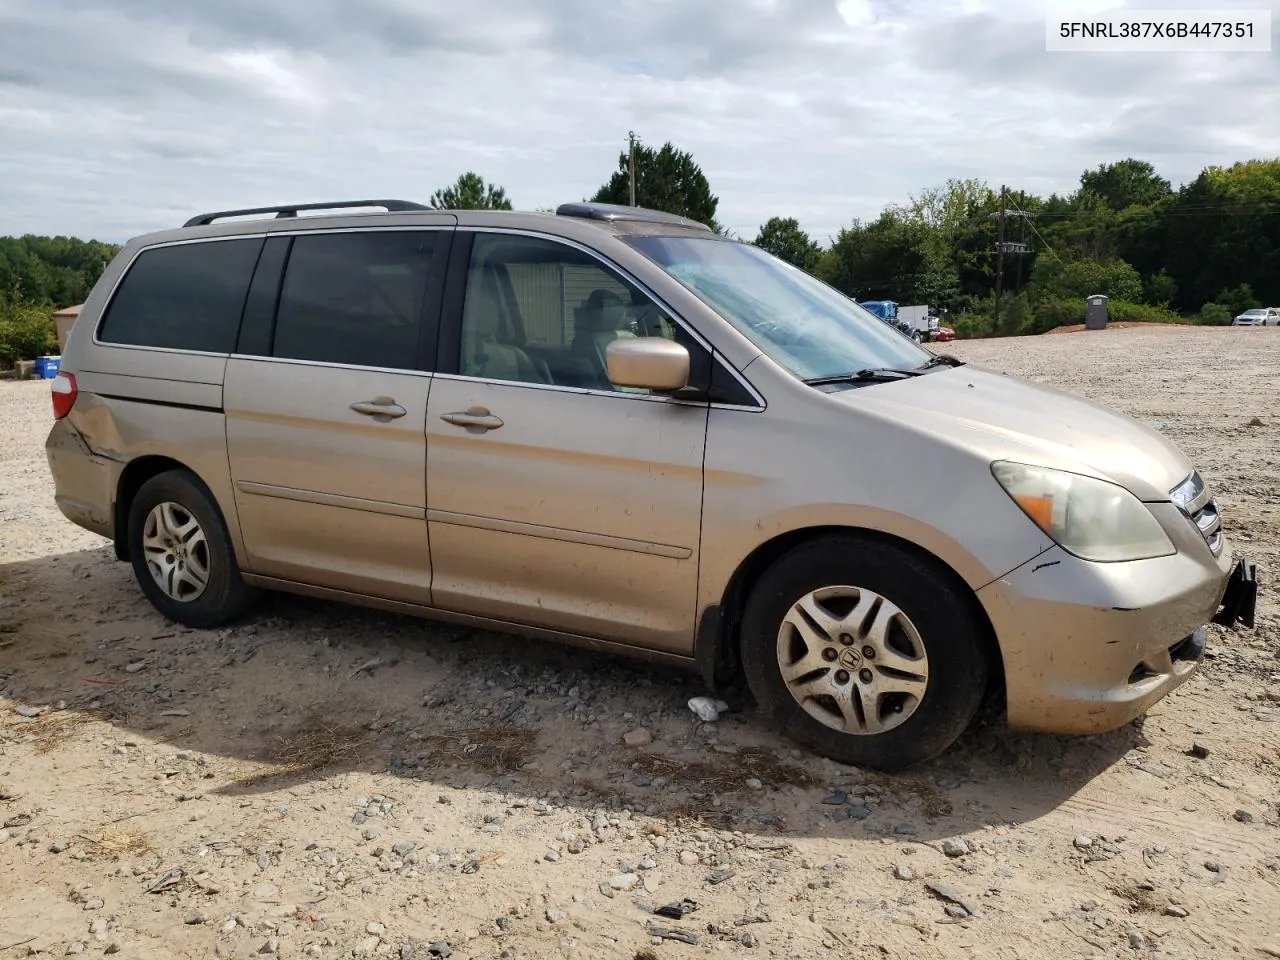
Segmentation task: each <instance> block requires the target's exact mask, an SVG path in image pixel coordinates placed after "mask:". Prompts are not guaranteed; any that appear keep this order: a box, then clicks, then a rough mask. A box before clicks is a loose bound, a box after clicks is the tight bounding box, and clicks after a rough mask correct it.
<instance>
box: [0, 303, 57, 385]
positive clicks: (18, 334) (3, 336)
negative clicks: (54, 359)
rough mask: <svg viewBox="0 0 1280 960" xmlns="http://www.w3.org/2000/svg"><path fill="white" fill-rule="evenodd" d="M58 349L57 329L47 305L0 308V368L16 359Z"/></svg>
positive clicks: (7, 367) (55, 351) (27, 358)
mask: <svg viewBox="0 0 1280 960" xmlns="http://www.w3.org/2000/svg"><path fill="white" fill-rule="evenodd" d="M57 352H58V332H57V329H56V328H55V327H54V325H53V311H52V309H50V308H48V307H18V306H9V307H4V308H0V369H6V370H7V369H9V368H10V367H12V366H13V365H14V363H15V362H16V361H18V360H34V359H35V358H36V357H43V356H48V355H50V354H56V353H57Z"/></svg>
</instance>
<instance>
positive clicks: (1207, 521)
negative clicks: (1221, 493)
mask: <svg viewBox="0 0 1280 960" xmlns="http://www.w3.org/2000/svg"><path fill="white" fill-rule="evenodd" d="M1169 496H1170V498H1171V499H1172V500H1173V502H1174V505H1175V506H1177V508H1178V509H1179V510H1181V511H1182V513H1183V514H1184V515H1185V516H1186V518H1187V519H1188V520H1190V521H1191V522H1192V523H1194V524H1195V525H1196V529H1197V530H1199V531H1200V535H1201V536H1202V537H1204V541H1205V543H1207V544H1208V545H1209V549H1210V550H1211V551H1213V555H1214V556H1215V557H1216V556H1217V555H1218V554H1220V553H1221V552H1222V517H1221V516H1220V515H1219V513H1218V503H1217V501H1216V500H1214V499H1213V498H1212V497H1210V496H1209V491H1208V490H1207V489H1206V488H1205V485H1204V480H1203V478H1201V476H1200V472H1199V471H1194V472H1192V474H1191V476H1189V477H1187V479H1185V480H1183V481H1182V483H1180V484H1178V486H1176V487H1174V489H1173V490H1172V491H1171V492H1170V494H1169Z"/></svg>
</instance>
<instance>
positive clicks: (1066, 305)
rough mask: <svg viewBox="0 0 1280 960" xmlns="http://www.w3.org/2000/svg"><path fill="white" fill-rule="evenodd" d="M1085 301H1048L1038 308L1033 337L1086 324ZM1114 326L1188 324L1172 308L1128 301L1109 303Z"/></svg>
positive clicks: (1041, 303) (1040, 304) (1050, 299)
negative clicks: (1123, 324) (1125, 324)
mask: <svg viewBox="0 0 1280 960" xmlns="http://www.w3.org/2000/svg"><path fill="white" fill-rule="evenodd" d="M1084 307H1085V301H1084V300H1083V299H1080V298H1074V297H1073V298H1067V299H1058V298H1047V299H1044V300H1041V301H1040V302H1039V303H1037V304H1036V307H1035V321H1034V326H1033V327H1032V329H1030V330H1028V331H1027V332H1029V333H1047V332H1048V331H1050V330H1053V329H1055V328H1057V327H1069V326H1074V325H1076V324H1081V323H1084ZM1108 307H1109V310H1110V318H1109V319H1110V322H1112V323H1186V321H1185V320H1183V318H1182V317H1180V316H1178V314H1176V313H1174V312H1173V311H1172V310H1170V309H1169V308H1168V307H1153V306H1151V305H1150V304H1146V303H1131V302H1129V301H1127V300H1111V301H1108Z"/></svg>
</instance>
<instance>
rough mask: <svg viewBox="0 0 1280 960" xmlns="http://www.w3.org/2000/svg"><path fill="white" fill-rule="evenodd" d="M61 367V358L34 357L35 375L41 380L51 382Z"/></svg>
mask: <svg viewBox="0 0 1280 960" xmlns="http://www.w3.org/2000/svg"><path fill="white" fill-rule="evenodd" d="M61 365H62V357H36V375H37V376H38V377H40V378H41V379H42V380H52V379H53V378H54V377H56V376H57V375H58V367H60V366H61Z"/></svg>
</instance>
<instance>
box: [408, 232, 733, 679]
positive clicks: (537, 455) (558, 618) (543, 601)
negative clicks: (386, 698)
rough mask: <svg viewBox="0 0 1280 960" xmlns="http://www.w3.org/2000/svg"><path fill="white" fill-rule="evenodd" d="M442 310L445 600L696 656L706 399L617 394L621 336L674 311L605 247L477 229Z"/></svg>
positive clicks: (657, 331) (440, 572) (431, 442)
mask: <svg viewBox="0 0 1280 960" xmlns="http://www.w3.org/2000/svg"><path fill="white" fill-rule="evenodd" d="M458 242H459V244H461V243H462V242H463V235H462V234H460V235H459V241H458ZM457 279H458V282H459V283H462V282H464V281H463V279H462V276H461V272H460V273H459V274H458V277H457ZM455 299H457V298H455V297H454V296H452V295H449V296H447V297H446V301H447V302H450V301H453V300H455ZM442 322H443V323H444V324H445V326H444V328H443V332H444V333H446V334H448V333H449V331H450V327H449V325H450V324H451V323H452V324H453V325H454V326H453V329H452V334H451V335H443V336H442V339H441V355H440V358H439V359H440V363H441V368H440V369H441V370H456V371H457V372H456V373H451V374H447V375H446V374H443V373H442V374H438V375H437V376H436V377H435V379H434V382H433V385H432V389H431V396H430V400H429V402H428V405H427V420H426V430H427V445H428V456H427V519H428V529H429V531H430V537H431V553H432V562H433V570H434V574H433V575H434V581H433V588H432V594H433V598H434V603H435V605H436V606H438V607H442V608H444V609H449V610H455V611H459V612H463V613H470V614H473V615H478V616H484V617H491V618H496V619H501V620H510V621H516V622H521V623H526V624H531V625H534V626H540V627H547V628H551V629H556V630H561V631H565V632H570V633H577V634H582V635H586V636H593V637H600V638H603V639H606V640H613V641H617V642H622V643H631V644H637V645H643V646H649V647H654V648H657V649H660V650H667V651H673V652H679V653H683V654H688V653H689V652H690V650H691V646H692V639H693V632H694V620H695V615H696V611H695V608H696V601H697V573H698V540H699V529H700V524H701V514H702V461H703V449H704V446H705V442H706V431H707V413H708V405H707V404H706V403H699V402H688V401H678V400H674V399H671V398H668V397H660V396H651V395H649V394H648V393H647V392H645V391H627V390H622V389H618V388H615V387H613V386H612V385H611V384H610V383H609V381H608V378H607V376H606V375H605V367H604V350H605V347H606V346H607V344H608V342H609V341H610V340H612V339H616V338H618V337H630V336H637V335H665V336H669V337H675V336H678V335H679V332H678V327H677V325H676V324H675V322H674V321H673V320H672V319H671V318H670V317H669V316H667V315H666V314H665V313H664V312H663V311H662V310H661V309H659V308H658V307H657V305H656V304H654V303H653V301H651V300H650V299H648V298H647V297H646V296H645V295H644V294H643V293H642V292H641V291H639V290H638V289H636V288H635V287H634V286H633V285H631V284H630V283H629V282H627V281H626V280H625V279H623V278H622V277H621V276H620V275H618V274H617V273H616V272H614V271H613V270H612V269H609V268H607V267H606V266H604V265H603V264H602V263H601V262H600V261H598V260H597V259H596V258H594V257H593V256H590V255H588V254H586V253H584V252H583V251H580V250H579V249H577V248H575V247H572V246H569V245H567V244H564V243H560V242H557V241H553V240H549V239H546V238H541V237H532V236H522V235H519V234H503V233H477V234H476V235H475V236H474V241H473V245H472V250H471V256H470V263H469V269H468V270H467V271H466V275H465V295H464V296H463V297H462V298H461V308H460V316H453V317H450V316H448V314H446V316H445V317H444V318H443V319H442Z"/></svg>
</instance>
